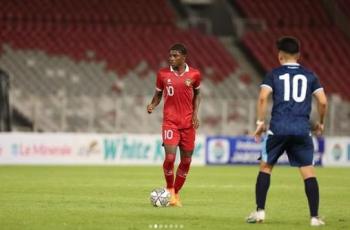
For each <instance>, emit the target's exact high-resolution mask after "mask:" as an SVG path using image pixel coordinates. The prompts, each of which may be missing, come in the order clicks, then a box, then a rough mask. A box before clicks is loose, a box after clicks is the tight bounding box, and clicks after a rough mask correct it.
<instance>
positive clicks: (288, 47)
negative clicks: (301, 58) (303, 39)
mask: <svg viewBox="0 0 350 230" xmlns="http://www.w3.org/2000/svg"><path fill="white" fill-rule="evenodd" d="M276 45H277V49H278V50H280V51H284V52H286V53H289V54H297V53H299V49H300V42H299V40H298V39H297V38H295V37H290V36H285V37H281V38H280V39H278V40H277V42H276Z"/></svg>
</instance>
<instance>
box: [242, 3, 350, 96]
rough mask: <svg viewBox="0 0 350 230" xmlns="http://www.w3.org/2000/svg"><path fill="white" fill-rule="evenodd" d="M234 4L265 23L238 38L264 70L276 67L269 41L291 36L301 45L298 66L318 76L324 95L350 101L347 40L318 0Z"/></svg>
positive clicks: (248, 15) (348, 41) (348, 40)
mask: <svg viewBox="0 0 350 230" xmlns="http://www.w3.org/2000/svg"><path fill="white" fill-rule="evenodd" d="M341 2H342V1H340V3H341ZM344 2H345V1H344ZM344 2H343V3H342V4H345V5H347V4H346V3H344ZM235 3H236V6H237V7H238V8H239V9H240V10H241V11H242V12H243V14H244V15H245V16H246V17H248V18H255V19H260V20H261V21H262V22H263V23H266V29H265V30H261V31H250V32H247V33H246V34H245V35H244V36H243V38H242V43H243V45H245V46H246V47H247V48H248V50H249V51H250V52H251V54H252V55H253V56H254V57H255V58H256V59H257V60H258V61H259V62H260V64H261V66H262V67H263V69H264V70H265V71H268V70H270V69H271V68H273V67H276V66H277V65H278V63H277V59H276V55H273V54H274V53H276V52H275V51H276V50H275V48H274V46H275V44H274V42H273V41H276V40H277V39H278V38H279V37H281V36H285V35H290V36H295V37H297V38H299V39H300V41H301V44H302V58H301V63H302V64H303V65H305V66H307V67H309V68H311V69H313V70H314V71H315V72H316V73H317V74H318V76H319V78H320V80H321V82H322V83H323V84H324V86H325V88H326V91H327V92H328V93H333V94H334V93H335V94H339V95H341V96H342V97H343V98H344V99H346V100H350V93H349V90H348V89H347V85H349V84H350V79H349V78H348V77H347V73H348V72H349V71H350V65H349V60H350V39H349V38H348V37H346V36H345V35H344V34H343V33H342V32H341V31H340V30H339V29H338V28H337V27H336V26H335V25H334V24H333V23H332V20H331V19H330V18H329V17H328V15H327V12H326V10H325V9H324V7H323V5H322V1H318V0H301V1H298V4H295V2H293V1H287V0H286V1H278V0H266V1H254V0H237V1H235ZM345 9H346V7H345ZM296 15H297V16H296ZM271 54H272V55H271Z"/></svg>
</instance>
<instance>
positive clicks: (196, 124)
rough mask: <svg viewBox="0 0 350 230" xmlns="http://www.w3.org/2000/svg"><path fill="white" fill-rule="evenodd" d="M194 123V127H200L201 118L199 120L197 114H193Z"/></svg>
mask: <svg viewBox="0 0 350 230" xmlns="http://www.w3.org/2000/svg"><path fill="white" fill-rule="evenodd" d="M192 125H193V128H195V129H198V127H199V120H198V117H197V116H193V117H192Z"/></svg>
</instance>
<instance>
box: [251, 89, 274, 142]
mask: <svg viewBox="0 0 350 230" xmlns="http://www.w3.org/2000/svg"><path fill="white" fill-rule="evenodd" d="M271 92H272V89H271V88H270V87H265V86H262V87H261V89H260V93H259V97H258V101H257V117H258V120H257V121H256V125H257V126H256V130H255V132H254V137H255V140H256V141H260V137H261V134H262V133H263V132H264V131H265V129H266V126H265V116H266V110H267V103H268V99H269V95H270V93H271Z"/></svg>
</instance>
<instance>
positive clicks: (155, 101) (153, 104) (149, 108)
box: [147, 90, 163, 113]
mask: <svg viewBox="0 0 350 230" xmlns="http://www.w3.org/2000/svg"><path fill="white" fill-rule="evenodd" d="M162 95H163V91H159V90H156V91H155V93H154V95H153V98H152V101H151V103H150V104H148V105H147V112H148V113H152V112H153V109H154V108H155V107H157V105H159V103H160V101H161V100H162Z"/></svg>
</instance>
